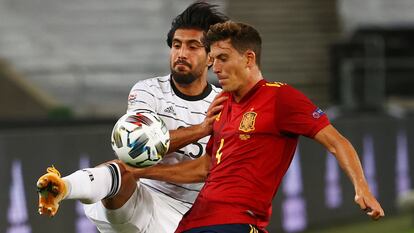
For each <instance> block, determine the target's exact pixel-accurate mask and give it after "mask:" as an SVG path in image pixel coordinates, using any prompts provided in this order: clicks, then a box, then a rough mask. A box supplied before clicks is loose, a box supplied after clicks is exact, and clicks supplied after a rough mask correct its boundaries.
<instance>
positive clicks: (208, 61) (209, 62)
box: [207, 53, 214, 67]
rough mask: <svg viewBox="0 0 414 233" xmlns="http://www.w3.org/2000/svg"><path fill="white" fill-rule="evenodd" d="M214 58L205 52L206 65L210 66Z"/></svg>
mask: <svg viewBox="0 0 414 233" xmlns="http://www.w3.org/2000/svg"><path fill="white" fill-rule="evenodd" d="M213 62H214V58H213V57H212V56H210V53H208V54H207V66H208V67H211V66H212V65H213Z"/></svg>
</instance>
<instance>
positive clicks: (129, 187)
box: [102, 162, 137, 210]
mask: <svg viewBox="0 0 414 233" xmlns="http://www.w3.org/2000/svg"><path fill="white" fill-rule="evenodd" d="M117 164H118V166H119V170H120V172H121V187H120V189H119V191H118V193H117V194H115V195H114V196H112V197H109V198H105V199H103V200H102V204H103V205H104V206H105V208H107V209H110V210H114V209H118V208H121V207H122V206H123V205H124V204H125V203H126V202H127V201H128V200H129V198H130V197H131V196H132V194H133V193H134V191H135V189H136V188H137V182H136V180H135V178H134V177H133V175H132V174H131V172H129V171H128V170H127V169H125V165H124V164H123V163H120V162H118V163H117Z"/></svg>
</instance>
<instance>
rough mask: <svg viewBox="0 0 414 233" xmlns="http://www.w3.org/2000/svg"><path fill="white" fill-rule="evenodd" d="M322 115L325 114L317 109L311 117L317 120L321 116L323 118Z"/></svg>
mask: <svg viewBox="0 0 414 233" xmlns="http://www.w3.org/2000/svg"><path fill="white" fill-rule="evenodd" d="M323 114H325V113H324V112H323V111H322V109H320V108H317V109H316V110H315V111H314V112H313V113H312V117H313V118H315V119H319V118H320V117H321V116H323Z"/></svg>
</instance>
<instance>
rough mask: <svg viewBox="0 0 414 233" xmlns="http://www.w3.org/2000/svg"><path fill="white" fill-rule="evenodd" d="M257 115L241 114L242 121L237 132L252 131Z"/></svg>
mask: <svg viewBox="0 0 414 233" xmlns="http://www.w3.org/2000/svg"><path fill="white" fill-rule="evenodd" d="M256 116H257V113H255V112H246V113H244V114H243V119H242V120H241V122H240V126H239V130H241V131H243V132H245V133H247V132H250V131H253V130H254V124H255V122H256Z"/></svg>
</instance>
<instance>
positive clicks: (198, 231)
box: [184, 224, 261, 233]
mask: <svg viewBox="0 0 414 233" xmlns="http://www.w3.org/2000/svg"><path fill="white" fill-rule="evenodd" d="M260 232H261V231H260V230H258V229H257V228H256V227H255V226H253V225H251V224H221V225H212V226H205V227H198V228H193V229H191V230H188V231H185V232H184V233H260Z"/></svg>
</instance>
